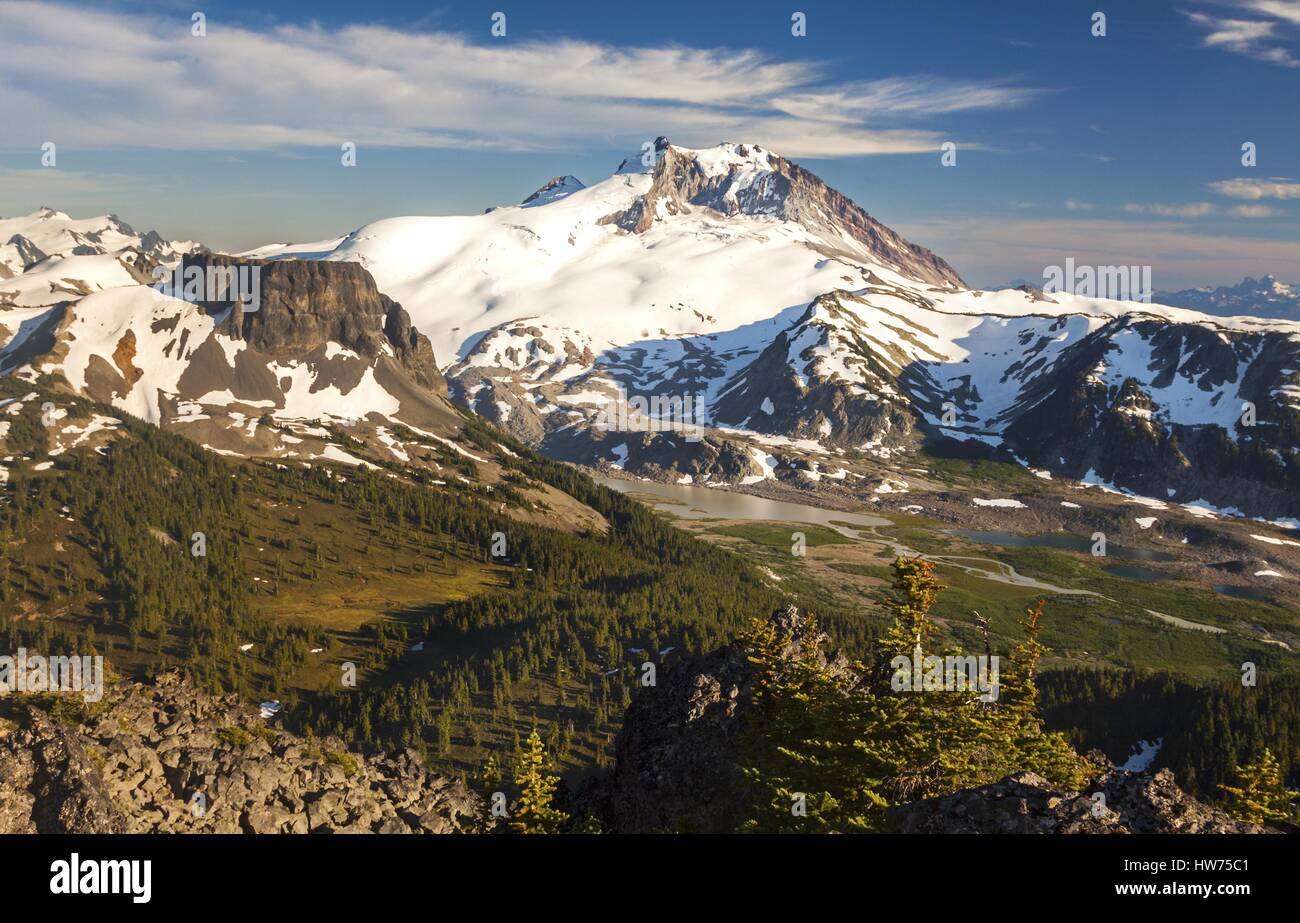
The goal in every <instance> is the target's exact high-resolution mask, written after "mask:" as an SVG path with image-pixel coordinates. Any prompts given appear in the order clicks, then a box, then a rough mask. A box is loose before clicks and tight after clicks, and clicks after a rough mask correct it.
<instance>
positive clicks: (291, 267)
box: [184, 254, 447, 396]
mask: <svg viewBox="0 0 1300 923" xmlns="http://www.w3.org/2000/svg"><path fill="white" fill-rule="evenodd" d="M184 266H185V267H186V269H187V270H188V267H190V266H200V267H204V268H206V267H211V266H220V267H250V268H252V267H256V268H257V270H258V282H259V299H260V304H259V305H258V310H256V311H245V310H243V308H242V307H241V306H240V305H239V304H238V303H236V301H235V300H234V298H233V297H231V298H228V299H219V300H216V301H203V302H201V303H202V304H203V305H204V307H205V308H206V309H207V310H209V311H212V312H213V313H220V312H225V311H229V312H230V314H229V316H228V317H227V318H226V319H225V321H224V323H223V331H222V332H223V333H225V334H226V335H227V336H230V337H232V338H234V339H240V340H243V341H245V342H246V343H248V345H249V346H251V347H252V348H253V349H255V350H257V351H258V352H260V353H263V354H265V355H268V356H274V357H296V356H303V355H305V354H307V353H309V352H311V351H312V350H315V349H317V348H319V347H320V346H322V345H324V344H325V343H327V342H334V343H338V344H339V345H340V346H343V347H345V348H347V349H350V350H353V351H354V352H356V353H357V354H358V355H361V356H364V357H366V358H368V359H375V358H377V357H378V356H380V355H381V354H383V353H384V352H385V349H384V347H385V345H387V347H388V348H389V349H391V350H392V353H393V355H394V357H395V359H396V361H397V362H398V363H399V364H400V365H401V366H402V367H403V368H404V369H406V371H408V372H409V373H410V374H411V375H412V377H413V378H414V379H415V381H416V382H417V383H418V384H420V385H422V386H423V387H425V388H428V389H430V390H432V391H435V392H437V393H438V394H441V395H443V396H446V394H447V383H446V381H444V380H443V377H442V373H441V372H440V371H438V364H437V362H436V361H435V359H434V355H433V346H432V345H431V344H430V343H429V338H428V337H426V336H425V335H424V334H422V333H420V332H419V331H418V330H416V329H415V327H413V326H412V325H411V318H410V315H408V314H407V313H406V311H405V309H403V308H402V306H401V305H400V304H398V303H397V302H395V301H393V300H392V299H391V298H389V297H388V296H387V295H385V294H383V293H381V292H380V291H379V289H378V288H377V287H376V286H375V280H374V277H372V276H371V275H370V273H369V272H367V271H366V269H365V268H364V267H362V266H361V265H360V264H359V263H349V262H339V261H316V260H246V259H241V258H238V257H231V256H221V255H212V254H202V255H199V256H195V257H187V258H186V260H185V261H184Z"/></svg>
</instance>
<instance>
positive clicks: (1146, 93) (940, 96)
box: [0, 0, 1300, 289]
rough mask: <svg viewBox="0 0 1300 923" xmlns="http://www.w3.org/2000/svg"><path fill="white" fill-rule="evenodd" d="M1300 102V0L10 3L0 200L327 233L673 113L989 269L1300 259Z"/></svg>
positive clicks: (592, 165) (526, 177)
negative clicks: (496, 24)
mask: <svg viewBox="0 0 1300 923" xmlns="http://www.w3.org/2000/svg"><path fill="white" fill-rule="evenodd" d="M196 6H197V7H199V8H201V9H202V11H203V12H204V14H205V16H206V25H207V34H206V36H202V37H195V36H193V35H191V13H192V12H193V11H194V9H195V7H196ZM796 10H798V11H802V12H804V13H806V16H807V35H806V36H802V37H795V36H792V35H791V14H792V12H794V11H796ZM1096 10H1101V11H1103V12H1105V13H1106V35H1105V36H1104V37H1094V36H1093V35H1092V34H1091V30H1092V22H1091V17H1092V14H1093V12H1094V11H1096ZM497 11H500V12H504V13H505V16H506V35H505V36H504V37H493V36H492V35H491V34H490V28H491V24H492V23H491V17H492V14H493V13H494V12H497ZM1298 101H1300V0H1231V2H1230V0H1221V2H1220V0H1185V2H1182V3H1176V4H1175V3H1161V2H1154V0H1153V2H1133V0H1128V2H1123V3H1113V4H1108V3H1106V2H1104V0H1087V2H1072V0H1051V2H1042V0H1039V2H1007V0H1003V2H997V3H975V2H956V0H953V2H925V0H915V2H906V3H890V4H876V3H825V2H803V0H796V2H786V3H779V4H778V3H765V2H751V3H747V4H744V5H743V6H741V5H737V4H732V3H728V4H721V3H702V2H699V0H694V2H689V3H687V2H677V0H655V2H653V3H619V4H610V3H607V2H600V3H597V2H590V3H588V2H538V0H532V2H528V3H522V4H514V3H512V2H510V0H492V2H488V3H454V4H445V5H437V4H427V3H405V2H378V0H376V2H373V3H370V4H357V3H355V2H346V3H344V2H331V0H313V2H310V3H307V2H295V0H288V2H277V3H275V4H266V3H265V2H262V3H256V4H253V3H244V2H204V0H188V2H186V3H183V4H181V3H174V2H169V0H168V2H100V3H97V4H94V5H90V4H84V5H78V4H51V3H41V4H29V3H26V2H13V0H5V2H0V116H3V121H2V122H0V124H3V125H4V129H3V133H2V134H0V214H7V215H12V214H18V213H23V212H28V211H32V210H34V209H36V208H37V207H39V206H41V205H51V206H54V207H57V208H60V209H62V210H64V211H68V212H70V213H73V214H77V215H82V214H89V213H101V212H104V211H112V212H115V213H117V214H119V215H121V216H122V217H123V218H124V219H126V220H127V221H129V222H130V223H132V224H133V225H135V226H136V227H137V228H149V227H156V228H157V229H158V230H159V231H160V232H162V233H163V234H164V235H166V236H168V237H174V238H194V239H199V240H202V241H204V242H205V243H208V244H209V245H211V246H214V247H219V248H226V249H242V248H247V247H252V246H256V245H258V244H263V243H269V242H272V241H284V240H294V241H303V240H317V239H321V238H325V237H332V236H337V235H339V234H342V233H345V232H347V231H349V230H351V229H353V228H355V227H357V226H359V225H361V224H363V223H365V222H366V221H369V220H373V219H375V218H380V217H387V216H391V215H398V214H457V213H475V212H480V211H482V210H483V208H485V207H487V206H489V205H495V204H503V203H510V202H517V201H519V200H520V199H521V198H523V197H524V196H525V195H527V194H528V193H529V192H531V191H532V190H533V189H534V188H536V187H537V186H539V185H541V183H543V182H544V181H545V180H546V179H548V178H549V177H551V176H553V175H557V174H562V173H572V174H574V175H576V176H578V177H579V178H580V179H582V180H584V181H586V182H591V181H594V180H598V179H600V178H602V177H604V176H605V175H607V174H608V173H609V172H611V171H612V170H613V168H614V167H615V165H616V164H617V163H618V161H619V159H620V158H621V157H623V156H625V155H626V154H628V153H630V152H632V151H635V150H637V149H638V148H639V146H640V144H641V142H642V141H643V140H645V139H648V138H652V137H654V136H655V135H659V134H663V135H667V136H668V137H669V138H670V139H671V140H672V141H674V142H676V143H679V144H683V145H687V146H703V145H708V144H712V143H716V142H718V141H722V140H730V141H749V142H755V143H759V144H762V145H763V146H765V147H770V148H771V149H773V150H776V151H778V152H780V153H783V154H785V155H787V156H789V157H791V159H794V160H796V161H799V162H801V163H803V164H804V165H805V166H807V167H809V168H810V169H812V170H813V171H814V172H816V173H818V174H819V175H820V176H822V177H823V178H824V179H825V180H827V181H828V182H829V183H830V184H831V185H833V186H835V187H836V188H838V189H840V190H841V191H843V192H845V193H846V194H848V195H850V196H851V197H853V198H854V199H855V200H856V201H857V202H858V203H859V204H861V205H862V206H863V207H865V208H866V209H867V210H868V211H869V212H871V213H872V214H873V215H875V216H876V217H877V218H879V219H880V220H882V221H884V222H885V223H886V224H889V225H890V226H892V227H894V228H896V229H897V230H899V231H900V232H902V233H904V234H905V235H907V236H908V237H910V238H911V239H913V240H915V241H917V242H919V243H922V244H925V245H927V246H930V247H931V248H932V249H934V250H935V251H936V252H938V253H939V254H940V255H941V256H944V257H945V258H946V259H948V260H949V261H950V262H952V263H953V264H954V265H955V266H956V267H957V269H958V270H959V271H960V272H961V273H962V274H963V275H964V276H965V277H966V278H967V280H968V281H970V282H972V283H974V284H977V285H987V284H995V283H1001V282H1006V281H1009V280H1010V279H1013V278H1017V277H1024V278H1030V279H1034V278H1036V277H1041V272H1042V267H1043V266H1045V265H1048V264H1052V263H1062V262H1063V261H1064V259H1065V258H1066V257H1074V258H1075V260H1076V261H1077V262H1081V263H1108V262H1125V263H1141V264H1147V263H1149V264H1152V265H1153V266H1154V267H1155V269H1154V283H1155V287H1156V288H1157V289H1168V288H1178V287H1184V286H1187V285H1194V284H1205V283H1226V282H1231V281H1236V280H1237V279H1239V278H1240V277H1241V276H1243V275H1246V274H1253V275H1259V274H1262V273H1265V272H1273V273H1275V274H1277V275H1280V276H1282V277H1283V278H1286V279H1289V280H1295V281H1300V102H1298ZM46 141H53V142H55V144H56V145H57V163H56V165H55V166H54V167H43V166H42V165H41V162H40V157H41V145H42V143H44V142H46ZM343 141H352V142H355V143H356V145H357V147H358V156H357V166H356V167H354V168H343V167H342V166H341V165H340V154H339V145H340V144H341V143H342V142H343ZM944 141H953V142H954V143H956V144H957V145H958V153H957V165H956V166H954V167H943V166H941V164H940V153H939V145H940V144H941V143H943V142H944ZM1245 141H1251V142H1254V143H1255V144H1256V145H1257V149H1258V163H1257V165H1256V166H1254V167H1246V166H1243V165H1242V163H1241V145H1242V143H1243V142H1245Z"/></svg>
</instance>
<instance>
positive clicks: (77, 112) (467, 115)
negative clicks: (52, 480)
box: [0, 0, 1035, 158]
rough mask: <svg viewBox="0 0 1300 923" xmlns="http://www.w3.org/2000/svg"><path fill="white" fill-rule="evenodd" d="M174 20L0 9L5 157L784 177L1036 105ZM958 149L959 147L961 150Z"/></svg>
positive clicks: (675, 53) (1016, 91) (687, 62)
mask: <svg viewBox="0 0 1300 923" xmlns="http://www.w3.org/2000/svg"><path fill="white" fill-rule="evenodd" d="M207 26H208V29H207V32H208V34H207V35H206V36H204V37H193V36H191V34H190V22H189V18H188V17H181V16H177V17H171V18H165V17H160V16H144V15H133V14H124V13H118V12H112V11H95V10H90V9H85V8H81V7H73V6H68V5H52V4H44V3H41V4H37V3H31V2H25V0H19V2H5V3H0V111H2V112H4V113H5V119H6V123H7V124H6V126H5V128H6V130H5V142H3V143H4V144H5V146H6V147H10V148H22V147H26V148H31V147H33V146H36V145H39V144H40V142H42V141H45V140H55V141H59V142H62V143H65V144H68V145H75V146H80V147H144V148H167V149H183V150H194V149H200V150H204V149H206V150H231V151H238V150H259V149H270V148H277V147H287V146H292V145H331V146H335V147H337V146H338V145H339V144H341V143H342V142H343V141H354V142H356V143H357V144H358V145H359V146H365V145H371V146H384V147H449V148H469V149H493V150H537V149H560V148H573V147H578V146H583V145H586V144H590V143H593V141H601V142H608V141H611V140H616V141H618V142H619V143H625V142H627V141H629V140H632V139H635V140H636V141H637V142H638V143H639V141H640V140H642V139H643V137H644V136H645V135H646V134H647V133H655V134H657V133H662V134H666V135H668V136H669V137H671V138H672V139H673V140H674V141H677V142H678V143H683V144H688V145H689V144H713V143H716V142H718V141H720V140H724V139H730V140H747V141H755V142H758V143H762V144H764V145H765V146H770V147H771V148H772V149H774V150H778V151H781V152H782V153H785V154H788V155H791V156H800V157H814V158H815V157H837V156H851V155H864V154H890V153H919V152H931V151H937V149H938V147H939V145H940V144H941V143H942V142H943V141H945V140H958V142H959V143H962V142H961V139H953V138H949V137H947V136H945V135H942V134H940V133H939V132H937V131H936V130H934V129H932V128H929V127H926V126H925V125H924V122H923V120H925V119H928V118H934V117H938V116H943V115H946V114H950V113H954V112H960V111H972V110H985V109H991V108H1003V107H1010V106H1019V105H1024V104H1025V103H1026V102H1028V101H1029V100H1031V99H1032V98H1033V97H1034V96H1035V91H1034V90H1031V89H1027V88H1023V87H1015V86H1011V85H1008V84H1006V83H1004V82H980V81H971V82H962V81H953V80H947V79H942V78H937V77H932V76H924V75H921V76H910V77H907V78H902V77H893V78H887V79H882V80H876V81H870V82H865V83H853V84H847V85H838V84H834V83H831V82H829V81H828V79H827V76H826V74H825V71H824V68H823V67H822V66H821V65H820V64H819V63H817V62H815V61H806V60H778V59H773V58H772V57H770V56H768V55H766V54H764V53H762V52H759V51H756V50H753V49H726V48H691V47H685V46H670V47H635V46H633V47H627V46H613V45H607V44H599V43H594V42H586V41H576V40H568V39H561V40H547V41H528V40H524V41H520V40H516V39H514V38H510V39H498V40H494V39H491V38H489V37H487V36H486V35H485V36H484V37H483V38H482V39H481V40H480V41H471V40H470V39H469V38H467V37H465V36H463V35H458V34H453V33H447V32H399V31H396V30H393V29H389V28H386V27H381V26H373V25H354V26H347V27H344V28H340V29H327V28H324V27H320V26H309V27H299V26H281V27H277V28H273V29H269V30H267V31H252V30H249V29H244V28H239V27H235V26H232V25H230V24H227V23H223V22H222V21H221V20H220V19H219V18H218V17H217V16H216V15H210V16H209V17H208V22H207ZM966 146H978V145H977V144H976V143H975V142H974V141H972V142H970V143H968V144H967V145H966Z"/></svg>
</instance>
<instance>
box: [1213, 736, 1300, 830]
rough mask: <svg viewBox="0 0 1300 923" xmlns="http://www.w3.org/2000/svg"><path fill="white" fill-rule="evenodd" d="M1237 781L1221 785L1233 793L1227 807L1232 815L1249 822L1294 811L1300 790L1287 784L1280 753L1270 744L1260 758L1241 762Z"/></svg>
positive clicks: (1273, 818)
mask: <svg viewBox="0 0 1300 923" xmlns="http://www.w3.org/2000/svg"><path fill="white" fill-rule="evenodd" d="M1236 777H1237V784H1236V785H1224V786H1221V787H1222V789H1223V791H1224V792H1226V793H1227V794H1229V795H1231V796H1232V801H1231V802H1230V803H1229V805H1228V810H1229V811H1230V812H1231V813H1232V816H1233V817H1235V818H1237V819H1238V820H1240V821H1244V822H1246V823H1249V824H1265V823H1269V822H1275V821H1283V820H1289V819H1290V818H1291V817H1292V815H1293V813H1294V811H1295V804H1294V802H1295V800H1296V798H1297V797H1300V792H1296V791H1293V790H1291V789H1289V788H1287V787H1286V785H1285V784H1284V783H1283V781H1282V769H1281V767H1280V766H1279V765H1278V762H1277V757H1275V756H1274V755H1273V751H1272V750H1270V749H1268V748H1267V747H1266V748H1265V749H1264V753H1263V755H1262V756H1260V757H1259V759H1256V760H1253V761H1251V762H1249V763H1247V764H1246V765H1245V766H1238V767H1237V772H1236Z"/></svg>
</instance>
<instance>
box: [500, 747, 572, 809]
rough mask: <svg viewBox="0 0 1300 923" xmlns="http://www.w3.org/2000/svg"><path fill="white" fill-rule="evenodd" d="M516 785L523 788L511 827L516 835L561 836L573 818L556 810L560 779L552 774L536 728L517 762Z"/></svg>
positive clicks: (520, 791)
mask: <svg viewBox="0 0 1300 923" xmlns="http://www.w3.org/2000/svg"><path fill="white" fill-rule="evenodd" d="M515 764H516V765H515V785H517V786H518V787H519V804H518V806H517V807H516V808H515V816H514V819H513V820H512V821H511V823H510V826H511V828H512V829H513V830H514V831H515V832H516V833H559V832H560V828H561V826H562V825H563V824H564V823H565V822H566V821H567V820H568V819H569V815H567V814H565V813H564V812H563V811H560V810H558V809H556V808H555V807H554V806H553V805H552V802H553V801H554V799H555V787H556V786H557V785H558V784H559V782H560V777H559V776H553V775H549V774H548V773H547V770H548V769H549V768H550V767H549V765H548V761H547V759H546V749H545V747H543V746H542V738H541V735H540V734H538V733H537V730H536V728H534V729H533V732H532V733H531V734H529V735H528V741H527V743H526V744H525V745H524V748H523V750H522V751H521V752H520V753H519V754H518V756H517V757H516V760H515Z"/></svg>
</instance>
